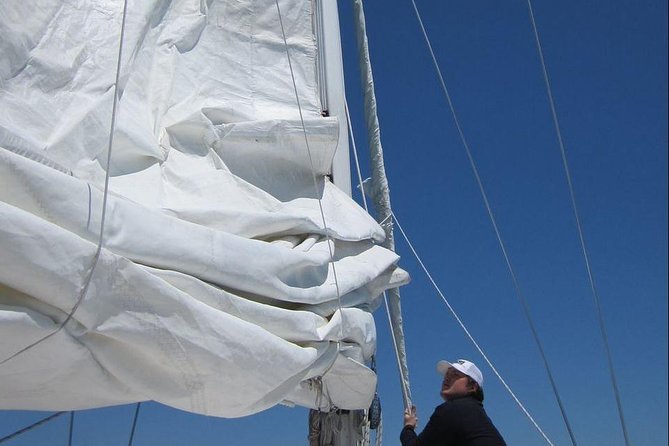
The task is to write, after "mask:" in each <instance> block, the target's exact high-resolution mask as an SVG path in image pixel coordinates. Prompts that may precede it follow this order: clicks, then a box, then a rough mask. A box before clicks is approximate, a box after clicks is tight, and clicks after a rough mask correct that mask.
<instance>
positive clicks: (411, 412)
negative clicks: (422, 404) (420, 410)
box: [404, 406, 418, 428]
mask: <svg viewBox="0 0 669 446" xmlns="http://www.w3.org/2000/svg"><path fill="white" fill-rule="evenodd" d="M417 424H418V416H417V415H416V406H411V409H407V410H405V411H404V426H411V427H413V428H415V427H416V425H417Z"/></svg>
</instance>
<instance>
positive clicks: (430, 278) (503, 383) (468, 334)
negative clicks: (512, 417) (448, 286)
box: [393, 213, 553, 446]
mask: <svg viewBox="0 0 669 446" xmlns="http://www.w3.org/2000/svg"><path fill="white" fill-rule="evenodd" d="M393 220H395V223H397V227H398V228H399V230H400V232H401V233H402V236H403V237H404V240H405V241H406V242H407V245H409V249H411V252H412V253H413V255H414V257H416V260H417V261H418V263H419V264H420V266H421V268H422V269H423V272H425V274H426V275H427V278H428V279H429V280H430V282H431V283H432V286H433V287H434V289H435V290H436V291H437V293H438V294H439V296H441V299H442V300H443V301H444V303H445V304H446V306H447V307H448V309H449V310H450V312H451V314H452V315H453V317H455V320H456V321H457V322H458V324H459V325H460V327H461V328H462V330H463V331H464V332H465V334H466V335H467V337H468V338H469V340H470V341H471V342H472V344H474V347H476V349H477V350H478V351H479V353H480V354H481V356H482V357H483V359H484V360H485V362H486V363H487V364H488V366H489V367H490V369H492V371H493V373H494V374H495V376H497V379H499V381H500V382H501V383H502V385H503V386H504V387H505V388H506V390H507V391H508V392H509V394H510V395H511V397H512V398H513V399H514V400H515V401H516V404H518V406H519V407H520V409H521V410H522V411H523V412H524V413H525V415H526V416H527V418H529V420H530V421H531V422H532V424H533V425H534V427H535V428H536V429H537V431H539V433H540V434H541V436H543V437H544V439H545V440H546V442H547V443H548V444H550V445H551V446H552V445H553V443H552V442H551V441H550V439H549V438H548V436H546V434H545V433H544V431H543V430H542V429H541V428H540V427H539V425H538V424H537V422H536V421H534V418H532V415H530V413H529V412H528V411H527V409H526V408H525V406H523V403H521V402H520V400H519V399H518V397H516V394H515V393H513V391H512V390H511V387H509V385H508V384H507V383H506V381H504V378H502V375H500V374H499V372H498V371H497V369H496V368H495V366H494V365H493V364H492V362H491V361H490V359H488V356H487V355H486V354H485V353H484V352H483V349H482V348H481V346H479V344H478V342H476V340H475V339H474V337H473V336H472V334H471V333H470V332H469V330H468V329H467V327H466V326H465V324H464V322H462V319H460V316H458V314H457V313H456V312H455V309H453V307H452V306H451V304H450V302H448V299H446V297H445V296H444V293H442V292H441V289H440V288H439V286H438V285H437V283H436V282H435V281H434V279H433V278H432V275H431V274H430V272H429V271H428V269H427V267H426V266H425V264H424V263H423V261H422V260H421V258H420V256H419V255H418V253H417V252H416V250H415V249H414V247H413V244H412V243H411V241H410V240H409V237H408V236H407V235H406V233H405V232H404V229H403V228H402V225H401V224H400V222H399V220H398V219H397V216H396V215H395V214H394V213H393Z"/></svg>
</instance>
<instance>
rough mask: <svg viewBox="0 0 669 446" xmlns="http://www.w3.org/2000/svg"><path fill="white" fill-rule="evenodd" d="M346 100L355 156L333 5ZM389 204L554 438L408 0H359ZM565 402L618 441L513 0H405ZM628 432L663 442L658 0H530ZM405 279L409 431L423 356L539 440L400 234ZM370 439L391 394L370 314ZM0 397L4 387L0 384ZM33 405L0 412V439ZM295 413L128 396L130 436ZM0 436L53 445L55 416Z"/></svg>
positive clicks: (428, 366) (289, 423) (386, 350)
mask: <svg viewBox="0 0 669 446" xmlns="http://www.w3.org/2000/svg"><path fill="white" fill-rule="evenodd" d="M339 3H340V7H341V8H342V11H341V21H342V28H343V33H344V37H343V39H344V42H343V44H344V50H345V52H347V54H346V56H345V64H346V76H347V87H348V96H349V104H350V106H351V108H352V113H353V118H354V121H355V123H354V126H355V127H356V137H357V142H358V144H359V146H361V147H363V150H364V145H365V144H364V141H365V137H364V129H363V127H362V122H363V121H362V118H361V111H360V108H361V103H360V98H359V91H360V90H359V81H358V77H357V70H358V68H357V61H356V60H355V43H354V36H353V31H352V29H351V11H350V4H349V2H348V1H347V0H346V1H340V2H339ZM366 3H367V4H366V13H367V20H368V33H369V39H370V46H371V55H372V62H373V64H374V70H375V79H376V88H377V95H378V101H379V118H380V122H381V126H382V140H383V143H384V149H385V160H386V169H387V172H388V176H389V180H390V186H391V198H392V201H393V207H394V210H395V213H396V214H397V216H398V217H399V218H400V221H401V223H402V225H403V226H404V228H405V230H406V231H407V232H408V234H409V236H410V237H411V239H412V242H413V244H414V246H415V247H416V248H417V249H418V251H419V253H420V254H421V255H422V256H423V260H424V261H425V263H426V264H427V265H428V267H429V268H430V270H431V272H432V274H433V276H434V277H435V279H436V280H437V282H438V283H439V285H440V286H441V287H442V290H443V291H444V292H445V293H446V296H447V297H448V298H449V300H450V302H451V304H452V305H453V306H454V307H455V308H456V310H457V311H458V313H459V314H460V316H461V317H462V318H463V320H464V321H465V323H466V324H467V326H468V328H469V329H470V331H471V332H472V333H473V335H474V336H475V337H476V339H477V340H478V341H479V342H480V344H481V345H482V346H483V348H484V349H485V351H486V352H487V354H488V355H489V356H490V358H491V359H492V361H493V363H494V364H495V365H496V367H497V368H498V370H499V371H500V372H501V373H502V375H503V376H504V378H505V379H506V380H507V382H508V383H509V384H510V386H511V387H512V389H513V390H514V391H515V392H516V394H517V395H518V397H519V398H520V399H521V400H522V401H523V403H524V404H525V405H526V407H527V408H528V410H529V411H530V412H531V413H532V415H533V416H534V417H535V419H536V420H537V421H538V423H539V424H540V425H541V426H542V428H543V429H544V430H545V431H546V432H547V434H548V435H549V437H550V438H551V439H552V440H553V441H554V442H555V444H559V445H566V444H569V439H568V436H567V433H566V429H565V427H564V424H563V422H562V419H561V416H560V413H559V410H558V408H557V405H556V403H555V401H554V397H553V394H552V392H551V390H550V386H549V383H548V379H547V377H546V374H545V372H544V369H543V366H542V364H541V362H540V357H539V355H538V352H537V349H536V347H535V345H534V343H533V341H532V339H531V335H530V331H529V328H528V324H527V322H526V320H525V318H524V316H523V313H522V310H521V307H520V304H519V302H518V300H517V298H516V296H515V294H514V289H513V285H512V282H511V279H510V276H509V274H508V272H507V270H506V266H505V263H504V260H503V257H502V255H501V252H500V250H499V247H498V246H497V242H496V239H495V236H494V233H493V231H492V228H491V225H490V223H489V221H488V217H487V215H486V212H485V208H484V205H483V202H482V200H481V197H480V194H479V192H478V189H477V187H476V183H475V181H474V178H473V175H472V173H471V170H470V168H469V165H468V162H467V159H466V155H465V152H464V149H463V148H462V146H461V144H460V141H459V139H458V137H457V134H456V130H455V127H454V125H453V121H452V119H451V117H450V114H449V111H448V109H447V106H446V102H445V100H444V98H443V96H442V94H441V92H440V89H439V85H438V82H437V78H436V75H435V73H434V70H433V68H432V66H431V60H430V57H429V54H428V52H427V49H426V47H425V45H424V43H423V41H422V35H421V34H420V29H419V27H418V23H417V21H416V19H415V17H414V16H413V9H412V7H411V2H410V1H409V0H406V1H405V0H402V1H397V0H394V1H383V2H380V1H368V2H366ZM417 3H418V6H419V8H420V9H421V12H422V13H423V16H424V20H425V24H426V27H427V29H428V32H429V33H430V35H431V38H432V42H433V46H434V49H435V51H436V53H437V57H438V59H439V61H440V63H441V65H442V70H443V72H444V76H445V78H446V82H447V84H448V86H449V89H450V91H451V95H452V98H453V101H454V103H455V106H456V108H457V109H458V112H459V116H460V120H461V123H462V126H463V129H464V132H465V134H466V136H467V138H468V141H469V143H470V146H471V148H472V151H473V155H474V157H475V159H476V161H477V163H478V167H479V170H480V173H481V176H482V179H483V182H484V184H485V186H486V188H487V191H488V194H489V198H490V201H491V205H492V208H493V210H494V212H495V214H496V218H497V221H498V224H499V227H500V230H501V233H502V237H503V238H504V240H505V242H506V244H507V248H508V250H509V253H510V256H511V260H512V262H513V264H514V267H515V269H516V272H517V275H518V278H519V281H520V286H521V287H522V289H523V291H524V293H525V296H526V298H527V301H528V303H529V307H530V310H531V312H532V315H533V317H534V319H535V323H536V325H537V327H538V332H539V335H540V337H541V339H542V341H543V343H544V347H545V349H546V353H547V356H548V359H549V361H550V363H551V365H552V367H553V372H554V376H555V379H556V382H557V385H558V388H559V390H560V392H561V396H562V398H563V401H564V404H565V407H566V410H567V415H568V416H569V418H570V422H571V424H572V427H573V429H574V431H575V435H576V439H577V441H578V442H579V444H582V445H599V444H602V445H604V444H605V445H622V444H624V443H623V437H622V432H621V429H620V423H619V421H618V418H617V413H616V408H615V401H614V396H613V392H612V389H611V385H610V380H609V378H608V371H607V366H606V362H605V356H604V352H603V348H602V342H601V337H600V334H599V328H598V325H597V317H596V312H595V308H594V304H593V299H592V296H591V294H590V290H589V285H588V282H587V277H586V272H585V267H584V262H583V257H582V255H581V252H580V246H579V244H578V238H577V232H576V227H575V224H574V218H573V214H572V211H571V208H570V203H569V195H568V189H567V185H566V181H565V177H564V173H563V170H562V165H561V159H560V153H559V148H558V145H557V140H556V137H555V133H554V130H553V127H552V121H551V116H550V110H549V106H548V101H547V97H546V92H545V88H544V84H543V79H542V77H541V71H540V70H541V68H540V65H539V60H538V57H537V53H536V49H535V44H534V40H533V39H534V37H533V35H532V29H531V25H530V21H529V17H528V11H527V4H526V2H525V1H523V0H514V1H511V2H499V1H479V2H465V1H460V2H452V1H448V2H446V1H439V2H435V1H432V2H428V1H425V0H423V1H418V2H417ZM535 14H536V18H537V23H538V26H539V31H540V34H541V37H542V43H543V47H544V54H545V57H546V61H547V64H548V69H549V73H550V76H551V79H552V83H553V88H554V95H555V100H556V104H557V110H558V114H559V118H560V121H561V124H562V130H563V136H564V140H565V144H566V149H567V156H568V158H569V161H570V166H571V169H572V175H573V180H574V187H575V191H576V198H577V202H578V204H579V210H580V212H581V217H582V221H583V225H584V231H585V237H586V242H587V245H588V248H589V253H590V256H591V262H592V268H593V271H594V275H595V281H596V284H597V286H598V289H599V292H600V297H601V303H602V309H603V314H604V319H605V323H606V326H607V329H608V334H609V337H610V343H611V348H612V355H613V361H614V366H615V370H616V373H617V375H618V381H619V385H620V391H621V397H622V403H623V407H624V411H625V416H626V419H627V424H628V428H629V432H630V436H631V440H632V443H633V444H634V445H636V446H641V445H661V444H667V421H666V420H667V21H666V16H667V4H666V2H664V1H659V0H653V1H647V2H631V1H621V0H614V1H592V2H581V1H574V0H565V1H562V2H537V3H536V5H535ZM399 238H400V237H399V235H398V251H399V253H400V255H401V256H402V261H401V265H402V267H403V268H404V269H406V270H408V271H409V272H410V273H411V275H412V277H413V282H412V283H411V284H410V285H408V286H407V287H405V288H404V289H403V290H402V296H403V307H404V318H405V330H406V336H407V350H408V355H409V367H410V373H411V381H412V392H413V397H414V403H415V404H416V405H417V406H418V410H419V415H420V418H421V426H424V423H425V422H426V421H427V419H428V417H429V415H430V413H431V412H432V410H433V408H434V406H436V405H437V404H439V402H440V399H439V394H438V389H439V382H440V378H439V377H438V376H437V375H436V372H435V371H434V363H435V362H436V361H437V360H438V359H442V358H449V359H457V358H459V357H466V358H470V359H472V360H474V361H475V362H477V363H478V364H479V365H480V367H481V369H482V370H483V373H484V375H485V377H486V384H485V389H486V408H487V410H488V413H489V414H490V416H491V418H492V419H493V420H494V421H495V423H496V425H497V426H498V428H499V429H500V431H501V432H502V433H503V435H504V436H505V438H506V439H507V442H508V443H509V444H516V445H533V444H537V445H538V444H542V440H541V438H540V437H539V435H538V434H537V433H536V432H535V431H534V430H533V428H532V426H531V425H530V423H529V422H528V421H527V419H526V418H525V417H524V416H523V415H522V413H521V412H520V411H519V410H518V409H517V407H516V406H515V403H514V402H513V401H512V400H511V398H510V397H509V396H508V394H507V393H506V392H505V390H504V389H503V388H502V386H501V385H500V383H499V382H498V381H497V380H496V379H495V378H494V376H493V375H492V373H491V372H490V370H489V368H488V367H487V366H485V365H484V363H483V360H482V359H481V358H480V357H479V355H478V353H477V352H476V351H475V349H474V348H473V346H472V345H471V344H470V343H469V341H468V340H467V339H466V338H465V336H464V334H463V333H462V331H461V330H460V328H459V327H458V325H457V324H456V322H455V321H454V319H453V317H452V316H451V315H450V314H449V313H448V311H447V308H446V306H445V305H444V304H443V302H441V300H440V298H439V297H438V296H437V294H436V293H435V292H434V291H433V290H432V289H431V286H430V284H429V282H428V281H427V279H426V278H425V276H424V275H423V273H422V272H421V271H420V270H419V267H418V265H417V263H416V262H415V261H414V259H413V258H412V256H411V253H410V252H409V250H408V249H407V247H406V245H405V244H404V243H403V242H402V241H401V240H399ZM377 330H378V338H379V351H378V363H379V379H380V381H379V393H380V395H381V399H382V406H383V413H384V424H385V426H384V444H386V445H391V444H397V443H398V440H397V436H398V433H399V430H400V428H401V419H402V401H401V393H400V388H399V384H398V377H397V371H396V365H395V359H394V354H393V352H392V349H391V346H390V342H389V332H388V325H387V321H386V318H385V313H384V312H383V311H379V312H378V313H377ZM0 397H1V396H0ZM133 411H134V408H133V407H132V406H124V407H117V408H109V409H100V410H94V411H84V412H78V413H77V415H76V419H75V437H74V444H76V445H119V444H127V438H128V434H129V431H130V423H131V419H132V415H133ZM44 415H45V414H43V413H34V412H3V414H2V416H1V417H0V436H2V435H5V434H7V433H10V432H12V431H13V430H15V429H17V428H19V427H22V426H24V425H25V424H28V423H30V422H32V421H34V420H37V419H39V418H40V417H43V416H44ZM306 417H307V411H306V409H301V408H293V409H291V408H284V407H278V408H275V409H272V410H269V411H267V412H265V413H262V414H258V415H256V416H253V417H249V418H246V419H240V420H221V419H216V418H207V417H202V416H197V415H192V414H188V413H183V412H179V411H177V410H174V409H170V408H166V407H164V406H160V405H157V404H153V403H149V404H146V405H143V406H142V412H141V414H140V419H139V424H138V427H137V433H136V438H135V443H134V444H135V445H138V446H140V445H153V444H161V445H186V444H189V445H190V444H192V445H230V446H236V445H277V446H283V445H286V446H288V445H299V444H306V434H307V421H306ZM9 444H13V445H17V446H18V445H47V444H48V445H57V444H62V445H66V444H67V417H63V418H61V419H59V420H57V421H54V422H52V423H50V424H48V425H45V426H43V427H41V428H39V429H38V430H35V431H33V432H31V433H29V434H26V435H25V436H23V437H20V438H19V439H17V440H16V441H14V442H12V443H9Z"/></svg>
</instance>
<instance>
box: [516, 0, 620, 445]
mask: <svg viewBox="0 0 669 446" xmlns="http://www.w3.org/2000/svg"><path fill="white" fill-rule="evenodd" d="M527 7H528V9H529V13H530V20H531V22H532V30H533V31H534V39H535V42H536V45H537V52H538V53H539V60H540V61H541V70H542V72H543V77H544V83H545V84H546V93H547V94H548V102H549V104H550V108H551V115H552V117H553V125H554V127H555V133H556V135H557V139H558V144H559V146H560V154H561V155H562V165H563V167H564V173H565V176H566V178H567V187H568V188H569V197H570V199H571V207H572V210H573V212H574V218H575V219H576V228H577V230H578V238H579V241H580V243H581V251H582V252H583V259H584V261H585V268H586V270H587V273H588V281H589V282H590V290H591V291H592V297H593V300H594V303H595V309H596V311H597V318H598V320H599V329H600V331H601V335H602V341H603V343H604V350H605V351H606V359H607V363H608V368H609V374H610V375H611V383H612V385H613V392H614V394H615V398H616V405H617V407H618V416H619V418H620V424H621V425H622V430H623V436H624V437H625V444H626V445H627V446H629V444H630V440H629V436H628V433H627V425H626V423H625V417H624V415H623V407H622V403H621V399H620V391H619V389H618V383H617V380H616V374H615V371H614V368H613V359H612V357H611V349H610V347H609V339H608V336H607V334H606V328H605V325H604V316H603V314H602V307H601V302H600V299H599V293H598V292H597V288H596V287H595V280H594V277H593V274H592V268H591V267H590V257H589V255H588V250H587V249H586V247H585V236H584V235H583V227H582V224H581V218H580V216H579V213H578V207H577V206H576V194H575V193H574V186H573V184H572V180H571V174H570V170H569V163H568V162H567V153H566V150H565V147H564V141H563V139H562V131H561V130H560V122H559V121H558V116H557V111H556V110H555V101H554V100H553V88H552V87H551V83H550V79H549V77H548V69H547V68H546V61H545V60H544V53H543V50H542V48H541V40H540V39H539V31H538V30H537V23H536V20H535V18H534V11H533V10H532V2H531V0H527Z"/></svg>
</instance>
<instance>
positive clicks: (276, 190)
mask: <svg viewBox="0 0 669 446" xmlns="http://www.w3.org/2000/svg"><path fill="white" fill-rule="evenodd" d="M279 3H280V5H281V9H280V10H281V14H282V17H281V19H282V21H283V24H284V26H285V32H286V41H285V43H286V45H284V39H283V33H282V30H281V27H280V26H279V23H280V22H279V16H278V11H277V8H276V6H275V0H218V1H206V2H205V1H200V0H172V1H169V0H152V1H146V0H133V1H128V2H127V9H126V11H125V14H124V2H122V1H114V0H87V1H80V2H63V1H61V0H42V1H36V0H35V1H21V2H19V1H16V2H10V3H9V4H3V6H2V13H1V14H0V33H2V35H3V39H2V40H1V41H0V394H1V395H2V398H1V399H0V408H3V409H36V410H74V409H84V408H91V407H101V406H108V405H115V404H124V403H129V402H135V401H144V400H155V401H158V402H161V403H164V404H167V405H170V406H173V407H177V408H180V409H184V410H188V411H192V412H196V413H202V414H207V415H216V416H223V417H238V416H244V415H249V414H252V413H255V412H258V411H261V410H264V409H266V408H269V407H271V406H273V405H276V404H278V403H281V402H284V403H294V404H299V405H303V406H306V407H311V408H318V409H323V410H329V409H331V408H335V407H336V408H339V409H365V408H367V407H368V406H369V403H370V401H371V399H372V397H373V396H374V390H375V382H376V377H375V374H374V373H373V372H372V371H371V370H370V369H368V368H367V367H366V366H365V363H367V362H368V361H369V360H370V358H371V356H372V354H373V353H374V351H375V340H376V338H375V336H376V334H375V325H374V320H373V318H372V315H371V312H372V311H373V310H374V309H375V307H376V306H377V305H378V299H379V296H380V294H381V293H382V292H383V291H384V290H385V289H388V288H392V287H396V286H398V285H401V284H402V283H405V282H406V281H407V279H408V278H407V276H406V274H405V273H404V272H403V271H402V270H400V269H399V268H397V267H396V263H397V260H398V258H397V256H396V255H395V254H394V253H393V252H391V251H389V250H387V249H384V248H382V247H381V246H379V245H378V243H380V242H381V241H382V240H383V238H384V231H383V229H382V228H381V227H380V226H379V225H378V224H377V223H376V222H375V221H374V220H373V219H372V218H371V217H370V216H369V215H367V214H366V213H365V212H364V211H363V210H362V209H361V208H360V207H359V206H358V205H357V204H355V202H354V201H352V200H351V198H350V197H349V196H348V194H347V193H345V192H343V191H342V190H340V189H339V188H338V187H337V186H335V185H334V184H332V183H331V182H330V181H329V179H328V176H329V174H331V173H332V171H331V169H332V159H333V157H334V156H335V153H336V152H337V151H342V150H346V149H347V147H346V145H345V144H340V141H341V140H342V138H343V136H342V133H344V134H345V132H342V131H341V128H345V124H342V119H343V120H344V122H345V118H344V117H343V116H339V117H338V116H336V115H335V116H332V115H331V116H323V115H324V113H323V111H324V110H323V106H322V100H321V94H320V93H321V90H322V87H323V86H322V81H319V78H320V76H319V71H318V69H317V67H318V66H319V64H318V51H317V39H316V32H315V16H314V5H313V3H312V2H311V1H309V0H281V1H280V2H279ZM19 18H20V20H19ZM122 24H124V32H123V33H121V29H122ZM121 44H122V46H121V48H122V51H119V45H121ZM287 53H288V54H287ZM119 54H122V57H121V59H120V64H119V66H120V70H119V71H118V73H117V68H116V66H117V60H118V55H119ZM288 55H289V57H290V61H291V63H292V69H291V67H290V65H289V63H288ZM117 74H118V76H117ZM293 78H294V79H295V85H296V88H295V87H294V85H293V82H292V79H293ZM116 79H118V83H117V82H116ZM296 94H297V96H298V97H299V106H298V104H297V102H296V100H295V97H296ZM115 98H118V107H117V108H116V112H115V113H114V112H113V110H114V102H115ZM328 101H333V102H335V103H338V104H340V106H339V109H340V110H341V109H343V107H342V106H341V104H342V103H343V98H342V97H339V98H337V97H329V98H328ZM335 108H336V107H335ZM113 119H114V120H115V126H114V127H112V125H111V123H112V120H113ZM112 128H113V135H110V132H111V129H112ZM110 136H113V143H112V144H110ZM305 140H306V142H305ZM109 150H111V156H110V158H109V159H110V161H109V162H107V159H108V158H107V155H108V151H109ZM107 181H108V188H106V187H105V183H106V182H107ZM103 211H105V212H106V213H105V212H103ZM101 228H104V230H103V233H102V235H101V234H100V232H101V230H102V229H101ZM98 248H100V249H98ZM61 326H62V329H60V327H61Z"/></svg>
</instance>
